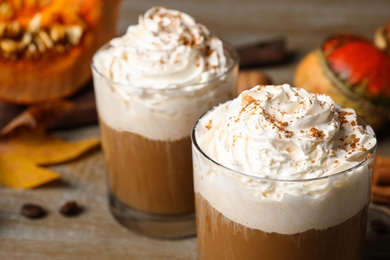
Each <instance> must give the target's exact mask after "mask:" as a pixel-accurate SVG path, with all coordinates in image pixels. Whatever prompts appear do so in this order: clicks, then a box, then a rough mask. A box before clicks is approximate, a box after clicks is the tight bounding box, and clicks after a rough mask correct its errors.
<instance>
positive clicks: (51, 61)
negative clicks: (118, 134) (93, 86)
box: [0, 0, 120, 104]
mask: <svg viewBox="0 0 390 260" xmlns="http://www.w3.org/2000/svg"><path fill="white" fill-rule="evenodd" d="M119 6H120V0H8V1H4V0H3V1H1V0H0V71H1V73H0V100H2V101H5V102H8V103H15V104H32V103H37V102H42V101H46V100H50V99H54V98H62V97H68V96H70V95H72V94H74V93H75V92H76V91H78V90H79V89H80V88H81V87H83V86H84V85H85V84H86V83H87V82H88V80H89V79H90V77H91V72H90V62H91V59H92V56H93V54H94V53H95V51H96V50H97V49H98V48H99V47H100V46H101V45H103V44H104V43H105V42H107V41H108V40H110V39H111V38H112V37H113V36H114V35H115V32H116V24H117V19H118V15H119V14H118V13H119Z"/></svg>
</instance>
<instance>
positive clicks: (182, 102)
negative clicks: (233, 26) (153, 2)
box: [93, 7, 235, 141]
mask: <svg viewBox="0 0 390 260" xmlns="http://www.w3.org/2000/svg"><path fill="white" fill-rule="evenodd" d="M226 54H227V53H226V52H225V51H224V44H223V42H222V41H221V40H220V39H218V38H217V37H215V36H213V35H211V34H210V32H209V31H208V30H207V29H206V28H205V27H204V26H203V25H201V24H199V23H196V22H195V20H194V19H193V18H192V17H190V16H189V15H187V14H185V13H182V12H180V11H176V10H170V9H166V8H162V7H153V8H151V9H149V10H148V11H147V12H146V13H145V14H143V15H141V16H140V17H139V22H138V24H137V25H132V26H129V27H128V29H127V32H126V34H125V35H123V36H122V37H118V38H115V39H113V40H111V41H110V43H109V46H108V48H106V49H104V50H100V51H99V52H98V53H97V54H96V55H95V57H94V60H93V66H94V67H95V69H96V71H97V72H98V73H95V74H100V75H96V77H98V76H100V77H101V79H99V80H95V84H97V85H98V86H97V87H96V89H97V90H98V91H96V99H97V102H98V103H99V104H100V105H99V107H101V108H104V109H99V108H98V110H99V116H100V118H101V119H102V120H103V121H104V122H105V123H106V124H107V125H108V126H110V127H111V128H113V129H115V130H117V131H129V132H133V133H136V134H139V135H142V136H144V137H146V138H148V139H151V140H162V141H164V140H170V141H173V140H180V139H182V138H184V137H188V136H189V134H190V132H191V128H192V126H193V123H194V122H195V121H196V119H197V118H198V117H199V115H200V114H202V113H203V112H204V111H206V110H208V109H209V108H210V107H211V106H212V105H214V104H218V102H220V100H223V101H224V100H228V99H229V97H230V94H231V89H232V88H233V84H234V83H235V82H234V81H233V80H232V79H231V78H229V76H228V75H227V72H229V71H230V70H232V69H234V68H233V66H234V64H233V63H234V60H233V59H234V58H233V57H231V56H229V55H226ZM102 75H104V76H105V77H106V78H109V79H105V78H103V77H102ZM113 82H115V84H113ZM221 84H223V85H222V86H223V87H220V86H221ZM124 117H125V118H126V120H124V119H123V118H124ZM167 121H168V122H170V123H167ZM151 125H152V127H151ZM172 126H174V127H172Z"/></svg>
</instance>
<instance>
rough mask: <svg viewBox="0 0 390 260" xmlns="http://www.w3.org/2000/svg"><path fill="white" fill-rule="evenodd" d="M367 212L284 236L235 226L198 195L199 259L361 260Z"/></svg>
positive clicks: (239, 225)
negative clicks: (334, 223)
mask: <svg viewBox="0 0 390 260" xmlns="http://www.w3.org/2000/svg"><path fill="white" fill-rule="evenodd" d="M232 210H240V209H239V205H237V208H235V209H232ZM297 210H299V209H297ZM367 212H368V207H365V208H363V210H361V211H360V212H359V213H358V214H357V215H355V216H353V217H352V218H350V219H348V220H347V221H345V222H344V223H342V224H339V225H336V226H334V227H331V228H328V229H325V230H308V231H306V232H302V233H297V234H292V235H283V234H277V233H266V232H262V231H260V230H256V229H251V228H248V227H245V226H243V225H241V224H238V223H236V222H233V221H231V220H229V219H227V218H226V217H224V216H223V215H222V214H221V213H220V212H219V211H217V210H216V209H215V208H213V207H212V206H211V205H210V204H209V202H208V201H207V200H206V199H205V198H203V197H202V196H201V195H200V194H196V218H197V219H196V221H197V223H196V224H197V228H198V230H197V234H198V259H225V260H228V259H246V260H251V259H300V260H301V259H316V260H321V259H324V260H329V259H332V260H337V259H343V260H347V259H351V260H356V259H362V255H363V244H364V236H365V227H366V220H367ZM259 217H261V216H259Z"/></svg>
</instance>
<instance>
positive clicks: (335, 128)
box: [194, 85, 376, 234]
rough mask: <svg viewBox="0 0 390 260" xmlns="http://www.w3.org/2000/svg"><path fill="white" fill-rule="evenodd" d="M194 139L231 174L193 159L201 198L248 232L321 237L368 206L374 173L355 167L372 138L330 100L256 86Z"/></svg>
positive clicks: (204, 121)
mask: <svg viewBox="0 0 390 260" xmlns="http://www.w3.org/2000/svg"><path fill="white" fill-rule="evenodd" d="M195 136H196V140H197V144H198V146H199V147H200V149H201V150H202V151H203V152H204V153H205V154H206V156H208V157H209V158H211V160H213V161H214V162H216V163H217V164H220V165H224V166H226V167H227V168H229V169H231V170H230V171H229V170H226V169H225V170H224V173H223V174H222V173H220V171H221V167H220V166H216V165H215V164H213V163H210V161H207V160H206V161H205V160H201V159H197V158H194V163H195V165H194V171H195V173H196V174H195V179H194V181H195V187H196V192H198V193H199V194H200V195H201V196H202V197H204V198H205V199H207V200H208V202H209V203H210V204H211V205H212V206H213V207H214V208H215V209H216V210H217V211H219V212H221V213H222V214H223V215H224V216H225V217H227V218H228V219H230V220H232V221H234V222H237V223H239V224H242V225H244V226H246V227H248V228H252V229H258V230H261V231H264V232H276V233H279V234H296V233H300V232H304V231H307V230H310V229H316V230H322V229H326V228H329V227H332V226H335V225H338V224H340V223H342V222H344V221H345V220H347V219H349V218H351V217H353V216H355V215H356V214H358V212H359V211H360V210H362V209H363V207H364V206H366V205H367V203H368V200H369V194H368V193H369V191H368V189H366V188H365V187H367V185H369V183H368V182H369V178H367V176H368V175H369V171H370V169H369V168H368V167H370V166H369V164H368V165H366V166H363V167H357V168H353V167H354V166H356V165H359V164H360V163H361V162H362V161H364V160H365V159H366V158H367V156H369V153H370V152H371V150H372V149H373V148H374V147H375V145H376V139H375V136H374V133H373V131H372V129H371V128H370V127H367V128H363V127H362V126H360V125H358V123H357V116H356V114H355V112H354V111H353V110H352V109H345V108H341V107H339V106H337V105H336V104H334V102H333V101H332V100H331V99H330V97H328V96H325V95H313V94H310V93H308V92H306V91H305V90H304V89H297V88H292V87H290V86H289V85H280V86H256V87H254V88H252V89H251V90H248V91H244V92H243V93H242V94H241V95H240V96H239V97H238V98H236V99H235V100H233V101H231V102H227V103H225V104H222V105H220V106H218V107H216V108H214V109H213V110H212V111H211V112H209V113H208V114H206V115H205V116H203V117H202V118H201V119H200V121H199V123H198V125H197V127H196V129H195ZM194 156H200V155H199V154H196V153H194ZM351 168H352V169H351ZM346 169H351V170H349V171H346V172H343V173H339V172H342V171H344V170H346ZM235 171H237V172H245V173H246V174H247V176H245V175H243V174H240V175H239V174H237V173H235ZM226 172H228V173H226ZM338 173H339V174H338ZM262 178H265V179H274V180H275V182H270V181H263V180H264V179H262ZM314 178H316V180H312V181H299V180H309V179H314ZM277 180H284V181H279V182H278V181H277ZM286 180H289V181H286ZM226 203H227V204H229V205H227V204H226ZM231 205H237V208H236V209H233V210H232V208H231ZM326 212H333V213H334V214H333V213H332V214H331V215H329V214H327V213H326Z"/></svg>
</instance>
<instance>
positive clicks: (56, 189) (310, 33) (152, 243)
mask: <svg viewBox="0 0 390 260" xmlns="http://www.w3.org/2000/svg"><path fill="white" fill-rule="evenodd" d="M292 2H294V3H292ZM339 2H340V1H327V0H324V1H309V0H299V1H286V0H273V1H270V2H266V1H256V0H242V1H233V0H231V1H226V0H209V1H173V0H171V1H165V2H164V5H165V6H167V7H170V8H175V9H179V10H183V11H185V12H188V13H189V14H191V15H192V16H194V17H196V18H197V19H198V21H199V22H202V23H204V24H206V25H208V27H209V29H210V30H211V31H213V32H214V33H215V34H217V35H219V36H220V37H222V38H224V39H225V40H227V41H229V42H231V43H233V44H234V45H236V46H238V45H241V44H245V43H250V42H253V41H258V40H259V39H267V38H270V37H275V36H284V37H286V40H287V43H288V49H289V51H291V53H293V54H294V55H293V56H292V57H293V59H292V60H291V62H289V63H286V64H281V65H278V66H270V67H261V68H258V69H260V70H262V71H264V72H266V73H268V74H269V75H270V76H271V77H272V79H273V80H274V82H275V83H276V84H281V83H290V84H292V83H293V75H294V69H295V67H296V65H297V63H298V62H299V60H300V59H301V58H302V57H303V56H304V55H305V54H306V53H307V52H308V51H310V50H312V49H313V48H315V46H316V45H317V44H318V42H319V41H320V40H321V39H322V38H324V37H325V36H326V35H328V34H329V33H332V32H340V31H349V32H356V33H360V34H362V35H366V36H368V37H371V36H372V34H373V32H374V30H375V28H376V27H377V26H379V25H381V24H384V23H386V22H387V19H388V18H390V2H389V1H387V0H371V1H364V0H360V1H352V0H350V1H343V2H342V3H339ZM159 4H161V3H160V2H159V1H124V3H123V8H122V12H121V19H120V23H119V29H118V30H119V32H120V33H122V32H124V30H125V28H126V27H127V25H128V24H133V23H135V22H136V20H137V16H138V14H140V13H143V12H144V11H145V10H146V9H147V8H149V7H151V6H153V5H159ZM57 134H58V135H60V136H62V137H64V138H66V139H68V140H78V139H82V138H86V137H99V128H98V126H97V125H96V124H93V125H89V126H84V127H80V128H75V129H71V130H67V131H59V132H57ZM378 153H379V154H381V155H385V156H390V138H389V137H387V136H383V137H381V139H380V143H379V147H378ZM51 168H52V169H54V170H56V171H58V172H59V173H60V174H61V175H62V179H61V181H59V182H55V183H52V184H49V185H46V186H43V187H40V188H37V189H34V190H25V191H18V190H12V189H6V188H0V259H195V258H196V239H195V238H190V239H184V240H177V241H165V240H155V239H149V238H146V237H143V236H140V235H136V234H133V233H132V232H130V231H128V230H126V229H125V228H123V227H122V226H120V225H119V224H118V223H117V222H116V221H115V220H114V219H113V218H112V217H111V215H110V213H109V210H108V205H107V196H106V193H107V189H106V185H105V164H104V159H103V155H102V152H101V150H99V149H98V150H95V151H92V152H90V153H88V154H86V155H85V156H83V157H81V158H79V159H77V160H75V161H72V162H70V163H67V164H63V165H58V166H54V167H51ZM73 199H75V200H77V201H78V202H79V203H80V204H81V205H83V206H84V207H85V210H84V212H83V214H81V215H80V216H78V217H74V218H66V217H63V216H62V215H61V214H60V213H59V212H58V209H59V207H60V206H61V205H62V204H63V203H64V202H66V201H68V200H73ZM26 202H34V203H38V204H41V205H44V206H45V207H46V209H47V210H48V211H49V214H48V215H47V216H46V217H45V218H43V219H39V220H29V219H26V218H24V217H22V216H21V215H20V214H19V209H20V207H21V205H22V204H23V203H26ZM372 217H373V218H378V216H377V215H372ZM379 217H380V216H379ZM366 245H367V246H366V251H365V255H366V257H365V259H390V234H387V235H379V234H377V233H375V232H373V231H372V230H371V228H370V227H369V229H368V233H367V241H366Z"/></svg>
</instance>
